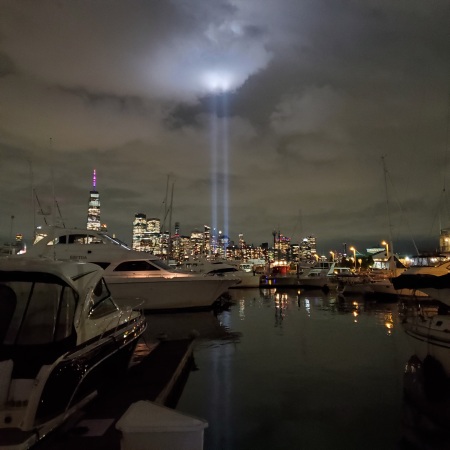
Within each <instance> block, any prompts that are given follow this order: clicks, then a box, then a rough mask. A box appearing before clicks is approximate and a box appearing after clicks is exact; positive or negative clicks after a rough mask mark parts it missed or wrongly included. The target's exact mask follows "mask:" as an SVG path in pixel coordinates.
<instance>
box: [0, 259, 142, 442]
mask: <svg viewBox="0 0 450 450" xmlns="http://www.w3.org/2000/svg"><path fill="white" fill-rule="evenodd" d="M145 328H146V321H145V318H144V316H143V315H142V313H141V312H139V311H134V310H132V309H127V310H124V309H120V308H119V307H118V306H117V305H116V303H115V302H114V300H113V299H112V297H111V294H110V291H109V290H108V287H107V285H106V284H105V282H104V280H103V270H102V269H101V268H100V267H99V266H97V265H95V264H89V263H75V262H63V261H52V260H47V259H44V258H39V259H33V258H18V257H9V258H2V259H0V449H8V450H9V449H15V450H20V449H28V448H29V447H30V446H31V445H33V444H34V443H36V441H38V440H39V439H40V438H41V437H43V436H45V435H46V434H47V433H49V432H50V431H52V430H53V429H54V428H56V427H58V426H59V425H61V424H62V423H63V422H64V421H65V420H66V419H68V417H70V416H71V415H72V414H73V413H74V412H76V411H77V410H79V409H80V408H82V407H83V406H84V405H85V404H86V403H87V402H89V401H90V400H92V399H93V398H94V397H95V396H96V394H97V393H98V392H99V391H100V390H101V389H103V388H105V387H107V386H109V385H110V382H111V381H114V380H117V379H118V378H119V377H120V375H122V374H123V373H124V372H125V371H126V370H127V368H128V364H129V362H130V359H131V356H132V354H133V351H134V348H135V346H136V344H137V341H138V339H139V337H140V336H141V335H142V333H143V332H144V330H145Z"/></svg>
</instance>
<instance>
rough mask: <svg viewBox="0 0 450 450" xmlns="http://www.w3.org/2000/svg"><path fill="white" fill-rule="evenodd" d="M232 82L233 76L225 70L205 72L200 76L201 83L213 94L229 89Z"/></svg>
mask: <svg viewBox="0 0 450 450" xmlns="http://www.w3.org/2000/svg"><path fill="white" fill-rule="evenodd" d="M233 83H234V80H233V77H232V76H231V74H229V73H226V72H220V71H216V72H206V73H204V74H203V76H202V84H203V85H204V86H205V87H206V89H207V90H208V91H209V92H212V93H213V94H221V93H225V92H227V91H229V90H230V89H232V87H233Z"/></svg>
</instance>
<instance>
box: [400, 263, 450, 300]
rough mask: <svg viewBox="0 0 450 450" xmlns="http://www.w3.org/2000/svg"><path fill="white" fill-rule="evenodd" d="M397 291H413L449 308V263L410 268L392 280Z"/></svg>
mask: <svg viewBox="0 0 450 450" xmlns="http://www.w3.org/2000/svg"><path fill="white" fill-rule="evenodd" d="M392 282H393V284H394V286H395V287H396V288H397V289H414V290H418V291H422V292H424V293H425V294H428V295H429V296H430V297H431V298H433V299H435V300H439V301H440V302H441V303H444V304H446V305H448V306H450V261H448V260H447V261H444V262H442V261H441V262H440V263H439V264H438V265H428V266H411V267H409V268H408V269H407V270H405V271H404V272H403V273H402V274H400V275H399V276H397V277H395V278H393V279H392Z"/></svg>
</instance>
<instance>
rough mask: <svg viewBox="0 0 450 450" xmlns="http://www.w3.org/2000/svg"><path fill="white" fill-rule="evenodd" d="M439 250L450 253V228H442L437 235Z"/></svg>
mask: <svg viewBox="0 0 450 450" xmlns="http://www.w3.org/2000/svg"><path fill="white" fill-rule="evenodd" d="M439 251H440V252H441V253H450V228H443V229H442V230H441V234H440V236H439Z"/></svg>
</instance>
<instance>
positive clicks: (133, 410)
mask: <svg viewBox="0 0 450 450" xmlns="http://www.w3.org/2000/svg"><path fill="white" fill-rule="evenodd" d="M207 426H208V422H206V421H205V420H203V419H199V418H197V417H193V416H189V415H186V414H183V413H180V412H179V411H175V410H174V409H170V408H166V407H165V406H161V405H157V404H156V403H153V402H149V401H144V400H142V401H139V402H136V403H133V404H132V405H131V406H130V407H129V408H128V410H127V411H126V412H125V414H124V415H123V416H122V417H121V418H120V419H119V420H118V421H117V423H116V428H117V429H118V430H119V431H121V432H122V440H121V449H122V450H174V449H176V450H203V433H204V429H205V428H206V427H207Z"/></svg>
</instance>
